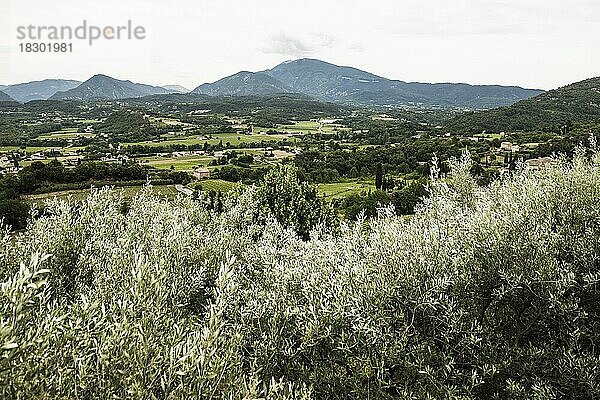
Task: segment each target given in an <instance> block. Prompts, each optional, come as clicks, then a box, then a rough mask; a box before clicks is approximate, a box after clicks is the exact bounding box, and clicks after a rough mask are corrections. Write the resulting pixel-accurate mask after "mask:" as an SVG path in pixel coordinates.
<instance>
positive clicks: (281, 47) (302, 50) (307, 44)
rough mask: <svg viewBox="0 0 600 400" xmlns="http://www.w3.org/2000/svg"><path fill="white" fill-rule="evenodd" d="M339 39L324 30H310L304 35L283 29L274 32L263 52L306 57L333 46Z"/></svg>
mask: <svg viewBox="0 0 600 400" xmlns="http://www.w3.org/2000/svg"><path fill="white" fill-rule="evenodd" d="M336 43H337V40H336V39H335V38H334V37H333V36H330V35H327V34H325V33H322V32H310V33H308V34H305V35H303V36H302V37H301V36H300V35H294V36H292V35H290V34H288V33H285V32H283V31H280V32H277V33H273V34H271V35H270V36H269V38H268V39H267V43H266V45H265V46H264V47H263V48H262V52H263V53H266V54H279V55H283V56H292V57H306V56H309V55H312V54H315V53H317V52H318V51H319V50H321V49H325V48H333V47H334V46H335V45H336Z"/></svg>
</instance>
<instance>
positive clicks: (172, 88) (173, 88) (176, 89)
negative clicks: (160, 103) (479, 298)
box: [162, 85, 191, 93]
mask: <svg viewBox="0 0 600 400" xmlns="http://www.w3.org/2000/svg"><path fill="white" fill-rule="evenodd" d="M162 88H164V89H167V90H168V91H170V92H172V93H189V92H191V90H190V89H188V88H185V87H183V86H180V85H165V86H162Z"/></svg>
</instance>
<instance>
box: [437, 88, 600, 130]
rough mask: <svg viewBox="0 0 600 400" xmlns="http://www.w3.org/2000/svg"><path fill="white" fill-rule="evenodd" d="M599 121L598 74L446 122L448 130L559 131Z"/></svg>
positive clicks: (599, 89) (599, 96)
mask: <svg viewBox="0 0 600 400" xmlns="http://www.w3.org/2000/svg"><path fill="white" fill-rule="evenodd" d="M599 120H600V77H597V78H590V79H586V80H583V81H580V82H576V83H573V84H570V85H567V86H564V87H561V88H558V89H554V90H550V91H548V92H546V93H543V94H540V95H538V96H536V97H533V98H531V99H527V100H522V101H519V102H517V103H515V104H513V105H511V106H507V107H501V108H497V109H494V110H487V111H480V112H474V113H468V114H463V115H460V116H457V117H455V118H453V119H452V120H450V121H449V122H448V123H447V124H446V128H447V129H448V130H452V131H457V132H464V133H467V132H472V133H478V132H481V131H484V130H485V131H489V132H501V131H533V130H542V131H559V130H560V129H561V127H563V126H565V125H570V124H572V123H576V122H594V121H599Z"/></svg>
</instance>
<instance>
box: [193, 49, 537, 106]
mask: <svg viewBox="0 0 600 400" xmlns="http://www.w3.org/2000/svg"><path fill="white" fill-rule="evenodd" d="M193 92H194V93H203V94H209V95H212V96H231V95H248V94H255V95H260V94H274V93H292V92H293V93H301V94H305V95H308V96H311V97H314V98H316V99H319V100H324V101H332V102H342V103H348V104H353V105H375V106H386V105H389V106H406V105H408V106H410V105H413V106H415V105H423V106H441V107H461V108H475V109H481V108H493V107H499V106H504V105H509V104H513V103H515V102H516V101H519V100H522V99H527V98H530V97H533V96H536V95H538V94H540V93H543V91H542V90H537V89H524V88H521V87H517V86H498V85H468V84H464V83H418V82H404V81H399V80H392V79H388V78H384V77H381V76H378V75H374V74H371V73H369V72H365V71H362V70H359V69H356V68H353V67H345V66H338V65H335V64H331V63H327V62H324V61H320V60H315V59H308V58H304V59H300V60H294V61H286V62H283V63H281V64H279V65H277V66H276V67H274V68H272V69H269V70H265V71H260V72H247V71H244V72H238V73H237V74H234V75H231V76H228V77H226V78H223V79H220V80H218V81H216V82H213V83H208V84H203V85H200V86H198V87H197V88H196V89H194V90H193Z"/></svg>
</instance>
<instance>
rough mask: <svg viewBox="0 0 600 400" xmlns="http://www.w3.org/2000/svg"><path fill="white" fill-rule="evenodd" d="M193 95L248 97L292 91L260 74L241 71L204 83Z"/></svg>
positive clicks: (271, 78) (266, 75) (273, 79)
mask: <svg viewBox="0 0 600 400" xmlns="http://www.w3.org/2000/svg"><path fill="white" fill-rule="evenodd" d="M193 92H194V93H200V94H208V95H211V96H248V95H268V94H278V93H291V92H292V89H291V88H290V87H288V86H286V85H285V84H283V83H281V82H280V81H278V80H277V79H275V78H273V77H271V76H269V75H268V74H265V73H262V72H248V71H241V72H238V73H237V74H234V75H231V76H228V77H225V78H223V79H220V80H218V81H216V82H213V83H205V84H203V85H200V86H198V87H197V88H196V89H194V90H193Z"/></svg>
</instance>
